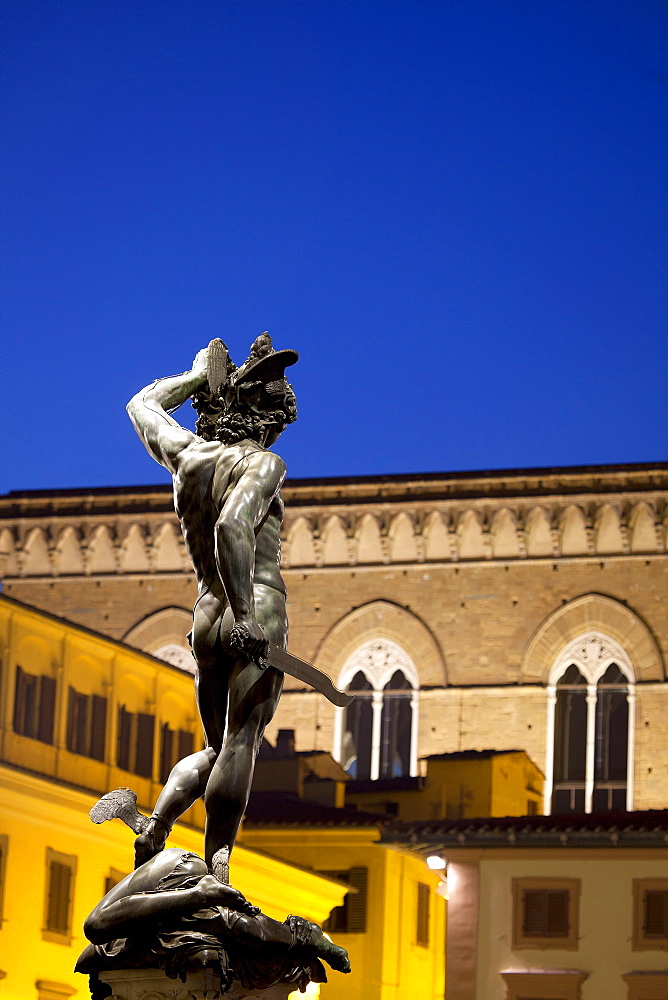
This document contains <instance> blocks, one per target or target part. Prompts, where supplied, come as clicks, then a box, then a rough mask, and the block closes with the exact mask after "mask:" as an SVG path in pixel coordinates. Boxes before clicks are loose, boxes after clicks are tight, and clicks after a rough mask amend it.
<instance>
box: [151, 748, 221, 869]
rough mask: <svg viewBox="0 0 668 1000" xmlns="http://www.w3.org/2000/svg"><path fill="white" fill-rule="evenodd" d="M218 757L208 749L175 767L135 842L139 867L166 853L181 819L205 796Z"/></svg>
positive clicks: (215, 752)
mask: <svg viewBox="0 0 668 1000" xmlns="http://www.w3.org/2000/svg"><path fill="white" fill-rule="evenodd" d="M217 756H218V751H217V750H215V749H214V748H213V747H205V748H204V749H203V750H198V751H197V753H193V754H190V756H188V757H184V758H183V760H180V761H178V763H177V764H175V765H174V767H173V768H172V770H171V772H170V775H169V777H168V778H167V781H166V782H165V786H164V788H163V789H162V791H161V792H160V795H159V796H158V801H157V802H156V804H155V809H154V810H153V814H152V816H151V817H150V819H149V821H148V826H147V827H146V830H145V831H144V833H141V834H140V835H139V836H138V837H137V838H136V840H135V868H138V867H139V866H140V865H143V864H144V862H145V861H148V860H149V858H152V857H154V856H155V855H156V854H158V853H159V852H160V851H162V849H163V848H164V846H165V842H166V841H167V837H168V836H169V834H170V833H171V829H172V827H173V826H174V823H175V822H176V821H177V819H178V818H179V816H182V815H183V813H184V812H185V811H186V809H189V808H190V806H191V805H193V803H194V802H196V801H197V799H198V798H200V796H202V795H203V794H204V790H205V788H206V784H207V781H208V780H209V776H210V774H211V768H212V767H213V765H214V762H215V760H216V758H217Z"/></svg>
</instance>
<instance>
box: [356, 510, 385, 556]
mask: <svg viewBox="0 0 668 1000" xmlns="http://www.w3.org/2000/svg"><path fill="white" fill-rule="evenodd" d="M356 535H357V561H358V563H382V561H383V547H382V545H381V543H380V528H379V527H378V521H377V519H376V518H375V517H374V516H373V515H372V514H364V516H363V517H361V518H360V521H359V524H358V525H357V532H356Z"/></svg>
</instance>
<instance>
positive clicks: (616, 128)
mask: <svg viewBox="0 0 668 1000" xmlns="http://www.w3.org/2000/svg"><path fill="white" fill-rule="evenodd" d="M0 17H1V19H2V36H3V50H4V54H3V63H2V79H1V85H2V107H3V112H2V117H3V120H2V132H3V144H4V162H3V166H2V188H3V208H2V228H3V231H4V237H3V243H4V248H3V259H2V296H3V307H2V310H3V320H2V329H3V355H4V359H3V368H4V377H3V386H2V402H3V416H2V420H3V430H4V433H3V449H2V452H3V460H2V466H3V467H2V477H1V479H0V489H1V490H2V491H6V490H10V489H39V488H54V487H80V486H96V485H123V484H139V483H151V482H159V481H162V480H163V479H164V478H165V476H166V474H165V473H164V472H163V471H162V470H161V469H160V468H159V467H158V466H157V465H155V464H154V463H153V462H152V461H151V459H150V458H149V457H148V455H147V454H146V453H145V452H144V450H143V448H142V446H141V445H140V443H139V441H138V440H137V439H136V437H135V435H134V432H133V430H132V428H131V425H130V423H129V421H128V420H127V417H126V415H125V410H124V407H125V403H126V401H127V400H128V399H129V397H130V396H131V395H132V394H133V393H134V392H135V391H136V390H137V389H138V388H140V387H141V386H142V385H144V384H146V383H148V382H150V381H152V380H153V379H154V378H156V377H158V376H161V375H168V374H173V373H174V372H179V371H183V370H184V369H185V368H187V367H189V364H190V361H191V360H192V358H193V356H194V354H195V353H196V351H197V350H198V349H199V348H200V347H201V346H204V345H205V344H206V343H207V342H208V341H209V339H211V338H212V337H214V336H221V337H222V338H223V339H224V340H225V341H226V342H227V343H228V345H229V347H230V348H231V351H232V355H233V357H234V358H235V360H237V363H240V362H241V361H242V360H243V359H244V358H245V356H246V353H247V349H248V346H249V344H250V342H251V340H252V339H253V338H254V337H255V336H256V335H257V334H259V333H260V332H262V331H263V330H265V329H268V330H269V332H270V333H271V334H272V335H273V337H274V343H275V346H277V347H294V348H296V349H297V350H299V351H300V352H301V354H302V360H301V361H300V363H299V365H298V366H297V367H296V368H295V369H293V373H294V374H293V379H292V381H293V384H294V386H295V390H296V392H297V397H298V402H299V407H300V418H299V420H298V422H297V423H296V424H295V425H294V426H292V427H290V428H289V429H288V431H287V433H286V434H285V436H284V438H283V439H282V440H281V443H280V447H279V448H278V450H279V451H280V452H281V454H283V455H284V457H285V458H286V461H287V463H288V471H289V474H290V475H291V476H327V475H348V474H350V475H356V474H364V473H397V472H413V471H446V470H457V469H483V468H500V467H521V466H535V465H565V464H581V463H588V464H589V463H607V462H631V461H650V460H655V459H658V458H665V457H666V452H667V450H668V449H666V443H667V441H668V430H667V428H668V407H667V404H666V400H667V398H668V392H667V391H666V372H667V367H668V366H667V364H666V362H667V360H668V351H667V343H668V338H667V336H666V333H667V331H666V325H667V324H666V320H667V313H668V310H667V308H666V304H667V297H666V286H667V282H666V279H667V277H668V269H667V268H666V257H667V246H668V244H667V241H666V233H667V230H666V177H667V174H666V140H665V120H666V117H665V116H666V98H667V96H668V46H667V42H668V5H667V4H666V3H664V2H658V0H596V2H594V0H577V2H575V0H573V2H571V0H559V2H557V0H440V2H437V3H432V2H430V0H336V2H334V0H243V2H242V0H216V2H208V0H191V2H185V0H180V2H179V0H160V2H156V0H150V2H145V0H132V2H125V0H96V2H91V0H65V2H63V0H29V2H26V0H20V2H16V0H3V2H2V6H1V8H0ZM188 409H189V407H188ZM182 412H183V411H182ZM188 419H190V418H189V417H188Z"/></svg>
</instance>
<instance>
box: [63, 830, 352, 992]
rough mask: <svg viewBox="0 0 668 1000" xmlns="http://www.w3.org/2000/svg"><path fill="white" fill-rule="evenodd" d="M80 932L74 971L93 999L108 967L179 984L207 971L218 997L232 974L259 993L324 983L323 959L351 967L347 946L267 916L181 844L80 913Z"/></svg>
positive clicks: (307, 926)
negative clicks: (147, 971)
mask: <svg viewBox="0 0 668 1000" xmlns="http://www.w3.org/2000/svg"><path fill="white" fill-rule="evenodd" d="M213 868H214V871H215V870H216V869H217V864H216V858H214V861H213ZM84 932H85V934H86V937H87V938H88V939H89V941H90V942H91V944H89V945H88V946H87V948H86V949H85V950H84V951H83V953H82V954H81V956H80V957H79V960H78V962H77V965H76V970H75V971H77V972H82V973H87V974H89V975H90V988H91V995H92V998H93V1000H101V998H104V997H106V996H108V995H109V994H110V992H111V990H110V988H109V987H108V986H107V985H106V984H104V983H101V982H100V973H102V977H101V978H104V972H105V971H110V970H113V969H132V968H161V969H164V971H165V974H166V975H167V976H169V977H170V978H171V979H176V978H180V979H182V980H183V981H184V982H185V981H186V979H187V976H188V974H189V973H194V972H199V971H203V970H206V971H208V972H209V973H213V974H214V975H215V976H216V978H217V980H218V982H217V983H216V984H215V990H214V994H215V995H220V994H224V993H227V992H228V991H229V989H230V988H231V986H232V982H233V979H237V980H239V981H240V982H241V984H242V985H243V986H245V987H247V988H248V989H258V990H261V989H265V988H267V987H269V986H273V985H274V984H276V983H290V984H294V985H295V987H300V988H305V987H306V985H307V984H308V983H309V982H310V981H312V982H316V983H322V982H326V981H327V976H326V974H325V970H324V968H323V966H322V962H321V959H324V960H325V961H326V962H327V963H328V964H329V965H331V967H332V968H333V969H337V970H338V971H340V972H349V971H350V963H349V961H348V955H347V954H346V952H345V951H344V949H343V948H339V947H337V945H335V944H333V943H332V942H331V941H330V940H329V939H328V938H327V937H325V935H324V934H323V932H322V931H321V930H320V928H319V927H318V926H317V924H313V923H311V922H310V921H308V920H304V918H303V917H294V916H293V917H288V918H287V920H286V921H285V923H280V922H279V921H277V920H272V919H271V917H267V916H266V915H265V914H263V913H261V912H260V911H259V910H258V908H257V907H255V906H251V904H250V903H249V902H248V901H247V900H246V899H245V898H244V896H242V895H241V893H240V892H237V890H236V889H233V888H232V887H231V886H229V885H226V884H225V883H224V882H222V881H220V880H219V878H217V877H216V875H215V874H213V875H212V874H209V870H208V868H207V865H206V864H205V862H204V861H203V860H202V859H201V858H199V857H198V856H197V855H196V854H191V853H189V852H184V851H181V850H180V849H179V848H170V849H169V850H166V851H164V852H162V853H160V854H158V855H157V856H156V857H154V858H151V859H150V860H149V861H146V862H144V864H143V865H141V866H140V867H139V868H138V869H137V870H136V871H134V872H133V873H132V874H131V875H127V876H126V877H125V878H124V879H123V880H122V882H119V883H118V885H116V886H114V887H113V888H112V889H111V890H110V891H109V892H108V893H107V895H106V896H105V897H104V899H102V900H101V902H99V903H98V905H97V906H96V907H95V909H94V910H93V912H92V913H91V914H90V916H89V917H88V918H87V919H86V922H85V924H84ZM208 995H209V994H207V996H208Z"/></svg>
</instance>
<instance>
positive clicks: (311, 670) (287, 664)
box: [255, 642, 353, 708]
mask: <svg viewBox="0 0 668 1000" xmlns="http://www.w3.org/2000/svg"><path fill="white" fill-rule="evenodd" d="M255 662H256V663H257V660H256V661H255ZM259 666H261V667H275V668H276V670H281V671H282V672H283V673H284V674H290V676H291V677H296V678H297V680H299V681H304V682H305V683H306V684H308V685H309V686H310V687H312V688H315V690H316V691H319V692H320V694H324V696H325V698H327V700H328V701H331V703H332V705H336V706H337V707H338V708H346V707H347V706H348V705H349V704H350V703H351V701H352V700H353V695H351V694H346V693H345V691H339V689H338V688H336V687H334V685H333V684H332V680H331V678H330V677H328V676H327V674H326V673H324V671H322V670H318V668H317V667H314V666H313V664H312V663H308V662H307V661H306V660H300V659H299V657H298V656H295V655H294V653H288V651H287V649H281V647H280V646H274V644H273V642H270V643H269V646H268V649H267V652H266V655H265V657H264V660H263V661H262V662H261V663H259Z"/></svg>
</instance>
